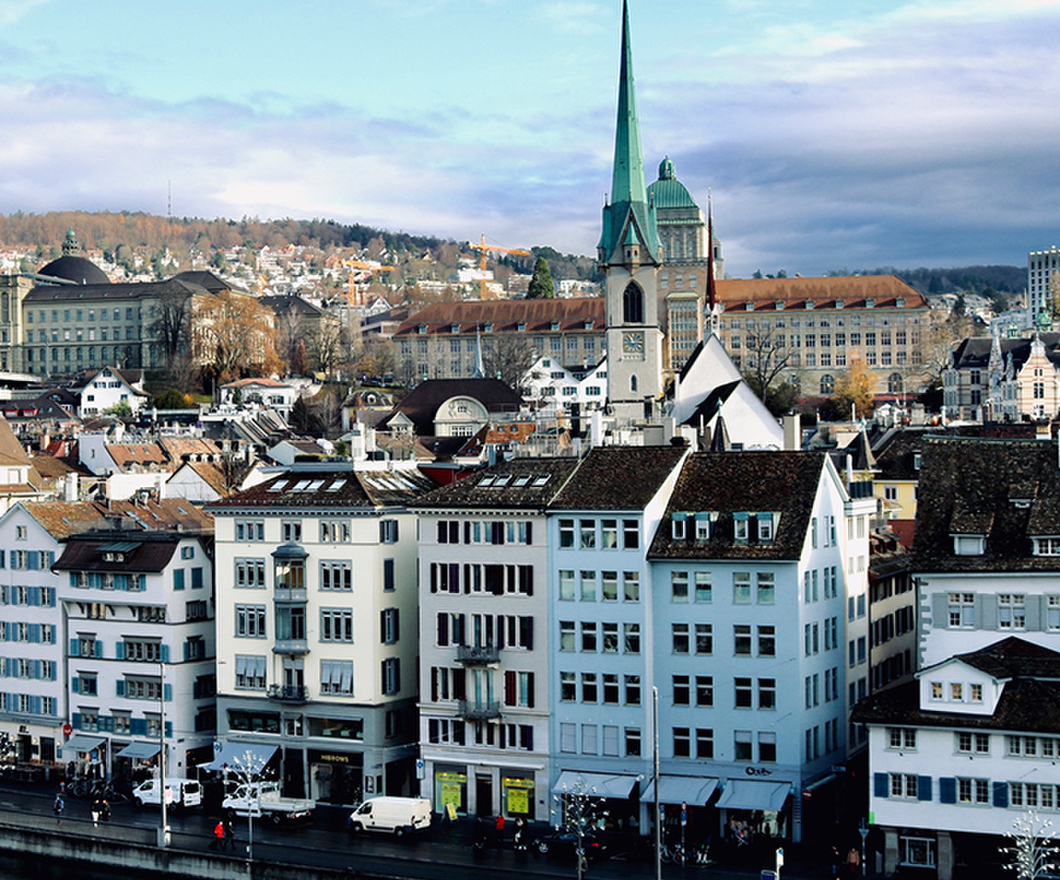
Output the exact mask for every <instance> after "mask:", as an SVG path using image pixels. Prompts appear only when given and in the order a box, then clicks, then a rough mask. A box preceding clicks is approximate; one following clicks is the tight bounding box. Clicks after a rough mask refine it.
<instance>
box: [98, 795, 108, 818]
mask: <svg viewBox="0 0 1060 880" xmlns="http://www.w3.org/2000/svg"><path fill="white" fill-rule="evenodd" d="M99 818H100V819H101V820H102V821H104V822H109V821H110V802H109V801H108V800H107V799H106V798H103V803H102V804H101V805H100V809H99Z"/></svg>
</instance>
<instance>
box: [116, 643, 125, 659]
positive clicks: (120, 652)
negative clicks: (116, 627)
mask: <svg viewBox="0 0 1060 880" xmlns="http://www.w3.org/2000/svg"><path fill="white" fill-rule="evenodd" d="M114 659H115V660H124V659H125V642H115V643H114Z"/></svg>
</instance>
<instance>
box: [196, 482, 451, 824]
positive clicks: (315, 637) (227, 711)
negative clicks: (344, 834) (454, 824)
mask: <svg viewBox="0 0 1060 880" xmlns="http://www.w3.org/2000/svg"><path fill="white" fill-rule="evenodd" d="M434 487H435V484H433V483H431V482H430V481H429V480H428V479H427V478H425V477H423V476H422V475H421V474H420V473H419V471H417V470H415V469H404V470H399V469H392V468H386V467H380V468H378V469H375V470H355V469H354V468H353V466H352V465H346V466H343V465H340V464H335V463H331V462H324V463H320V464H305V465H299V466H295V467H293V468H291V469H285V470H283V471H282V472H278V473H275V474H273V475H271V476H270V477H269V478H267V479H265V480H264V481H263V482H261V483H259V484H258V485H256V486H254V487H253V488H250V489H248V490H246V491H244V492H241V493H238V494H235V495H233V496H230V497H228V498H225V499H223V500H221V501H218V502H217V503H216V504H213V505H211V506H210V507H209V508H208V509H209V510H210V511H211V512H212V513H213V514H214V516H215V518H216V520H215V521H216V535H217V540H216V547H217V550H216V554H217V560H216V568H217V571H218V578H217V600H216V606H217V632H218V636H219V638H218V644H219V649H218V657H217V711H218V734H219V736H220V738H221V740H222V741H223V742H224V747H225V749H226V750H227V753H229V754H232V753H236V754H238V753H241V752H243V751H245V750H247V749H251V750H253V751H254V752H255V753H256V754H259V755H263V756H264V757H265V759H267V760H269V761H270V762H272V763H271V764H270V768H271V767H275V769H276V772H277V773H278V774H279V776H280V778H281V779H282V781H283V786H284V790H285V792H286V793H287V794H288V795H291V796H295V797H310V798H313V799H314V800H316V801H318V802H324V803H332V804H346V805H349V804H354V803H358V802H360V801H361V800H363V799H364V798H366V797H370V796H371V795H373V794H395V795H407V794H412V793H415V791H416V789H417V786H418V782H417V779H416V775H415V761H416V757H417V739H418V725H417V716H416V696H417V681H416V663H417V656H418V652H419V640H418V638H417V632H416V630H417V626H416V622H417V607H416V602H417V590H416V547H417V534H416V518H415V516H414V515H413V514H412V513H411V512H409V510H408V507H407V505H408V504H410V503H411V502H413V501H415V500H416V499H417V498H418V497H419V496H421V495H422V494H424V493H425V492H426V491H428V490H429V489H432V488H434ZM223 754H224V752H223Z"/></svg>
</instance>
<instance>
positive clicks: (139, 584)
mask: <svg viewBox="0 0 1060 880" xmlns="http://www.w3.org/2000/svg"><path fill="white" fill-rule="evenodd" d="M136 589H137V590H139V591H140V592H141V593H142V592H143V591H144V590H146V589H147V575H146V574H138V575H137V576H136Z"/></svg>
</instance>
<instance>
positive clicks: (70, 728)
mask: <svg viewBox="0 0 1060 880" xmlns="http://www.w3.org/2000/svg"><path fill="white" fill-rule="evenodd" d="M73 732H74V728H73V726H72V725H70V724H64V725H63V736H69V735H70V734H71V733H73Z"/></svg>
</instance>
